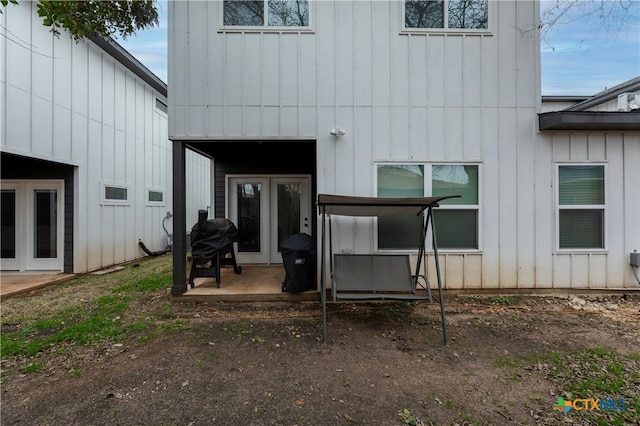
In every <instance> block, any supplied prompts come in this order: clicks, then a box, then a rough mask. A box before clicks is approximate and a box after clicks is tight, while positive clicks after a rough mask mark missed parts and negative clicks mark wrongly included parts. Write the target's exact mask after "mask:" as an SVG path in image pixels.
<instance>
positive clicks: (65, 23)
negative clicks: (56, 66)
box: [0, 0, 159, 40]
mask: <svg viewBox="0 0 640 426" xmlns="http://www.w3.org/2000/svg"><path fill="white" fill-rule="evenodd" d="M10 3H11V4H17V3H18V2H17V0H0V5H2V6H5V7H6V6H7V5H9V4H10ZM155 3H156V0H84V1H72V0H39V1H38V6H37V7H38V15H39V16H40V17H41V18H42V21H43V24H44V25H45V26H47V27H51V32H52V33H53V34H55V35H56V36H59V35H60V29H61V28H65V29H67V30H68V31H69V34H71V37H73V38H74V39H75V40H81V39H83V38H85V37H86V36H88V35H92V34H93V35H100V36H102V37H105V38H107V37H111V36H113V35H114V34H119V35H120V36H121V37H122V38H127V37H128V36H130V35H132V34H134V33H135V32H136V31H139V30H143V29H145V28H149V27H154V26H157V25H158V24H159V22H158V10H157V9H156V5H155Z"/></svg>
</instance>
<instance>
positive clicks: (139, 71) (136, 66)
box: [88, 35, 167, 98]
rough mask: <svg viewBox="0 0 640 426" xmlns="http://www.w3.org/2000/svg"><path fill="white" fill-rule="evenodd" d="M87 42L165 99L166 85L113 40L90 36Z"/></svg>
mask: <svg viewBox="0 0 640 426" xmlns="http://www.w3.org/2000/svg"><path fill="white" fill-rule="evenodd" d="M88 38H89V40H91V41H92V42H93V43H95V44H96V45H97V46H98V47H100V48H101V49H102V50H104V51H105V52H106V53H108V54H109V55H111V56H112V57H113V58H114V59H115V60H116V61H118V62H120V63H121V64H122V65H124V66H125V67H126V68H127V69H129V70H130V71H131V72H133V73H134V74H135V75H137V76H138V77H140V78H141V79H142V80H144V82H145V83H147V84H148V85H149V86H151V87H153V88H154V89H155V90H157V91H158V92H160V94H161V95H162V96H164V97H165V98H166V97H167V85H166V83H165V82H163V81H162V80H160V78H158V76H156V75H155V74H154V73H152V72H151V71H150V70H149V69H148V68H147V67H145V66H144V65H142V63H141V62H140V61H138V60H137V59H136V58H135V57H134V56H133V55H131V54H130V53H129V52H128V51H127V50H126V49H125V48H123V47H122V46H120V45H119V44H118V43H117V42H116V41H115V40H113V39H105V38H103V37H100V36H96V35H90V36H88Z"/></svg>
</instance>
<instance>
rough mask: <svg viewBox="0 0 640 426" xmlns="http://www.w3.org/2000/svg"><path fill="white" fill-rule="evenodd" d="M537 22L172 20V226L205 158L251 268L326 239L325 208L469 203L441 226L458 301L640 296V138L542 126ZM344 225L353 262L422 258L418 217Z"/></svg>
mask: <svg viewBox="0 0 640 426" xmlns="http://www.w3.org/2000/svg"><path fill="white" fill-rule="evenodd" d="M538 21H539V2H538V1H533V0H531V1H527V0H518V1H489V0H440V1H426V0H375V1H374V0H371V1H369V0H358V1H345V0H335V1H332V0H320V1H314V0H285V1H274V0H248V1H184V2H170V9H169V27H170V28H169V94H170V96H169V139H171V140H172V141H173V146H174V151H173V156H174V157H173V160H174V173H176V174H175V176H176V180H175V183H174V185H175V186H174V188H175V191H174V195H175V197H176V198H175V199H174V206H175V207H174V211H175V212H176V217H175V220H177V221H178V222H177V223H181V224H182V226H185V225H186V220H185V218H184V217H183V214H184V212H182V213H181V210H183V209H181V207H182V206H183V202H182V201H181V199H182V198H184V197H183V196H182V195H181V194H182V193H184V185H185V183H184V180H181V179H180V175H181V174H182V173H184V171H183V170H184V168H185V166H184V157H185V154H184V153H185V152H186V151H185V150H186V149H188V148H194V149H197V150H198V151H200V152H203V153H206V154H207V155H209V156H211V158H212V159H213V162H214V179H213V182H212V185H214V191H213V192H214V194H215V200H214V211H215V216H218V217H228V218H229V219H231V220H232V221H234V222H235V223H237V224H238V228H239V231H240V241H239V242H238V244H237V254H236V255H237V257H238V258H239V260H240V261H241V262H247V263H256V264H274V263H279V262H281V261H282V258H281V256H280V255H279V253H278V249H279V245H280V243H281V242H282V240H283V238H286V237H287V236H288V235H291V234H292V233H295V232H299V231H302V232H307V233H309V234H312V235H315V236H318V232H317V228H318V226H317V217H318V214H317V211H316V209H315V206H314V202H315V198H316V196H317V194H322V193H326V194H340V195H356V196H367V197H413V196H431V195H446V194H457V195H461V197H460V198H456V199H452V200H449V201H448V202H446V201H445V202H443V203H442V204H441V206H440V207H439V208H438V209H436V211H435V225H436V229H437V235H438V245H439V255H440V265H441V269H442V273H443V284H444V287H445V289H448V290H461V291H465V290H469V291H485V290H486V291H496V290H509V291H513V290H520V289H522V290H523V291H533V290H537V289H543V290H545V291H546V290H547V289H571V288H580V289H610V288H630V287H634V286H637V283H636V282H635V280H634V277H633V273H632V272H633V271H632V269H631V268H630V267H629V253H630V252H631V251H633V249H640V220H639V217H640V189H639V188H640V185H639V183H640V175H639V172H638V164H640V127H639V126H638V122H637V121H635V124H634V122H632V123H630V124H629V123H627V126H626V127H620V128H619V127H617V126H615V125H613V124H612V123H616V122H618V121H622V122H624V121H625V120H628V118H629V117H630V115H628V114H629V113H622V112H617V111H615V112H611V114H610V115H607V119H606V120H605V122H606V123H608V124H607V125H604V126H597V125H596V126H591V125H590V124H585V125H584V126H580V125H579V123H580V122H579V121H577V117H578V116H579V115H580V114H578V113H577V112H575V111H574V112H571V111H566V112H565V113H564V114H563V116H564V117H569V119H570V121H571V122H572V123H573V125H572V126H563V125H559V126H554V125H547V124H545V125H544V126H542V125H541V123H542V121H543V120H545V122H546V120H549V119H550V118H551V117H550V116H549V115H544V114H543V115H539V114H541V113H542V112H543V107H542V97H541V93H540V92H541V90H540V54H539V51H540V41H539V32H538ZM635 90H637V88H636V89H635ZM564 107H565V106H563V108H564ZM545 112H549V111H545ZM624 114H627V115H626V116H625V115H624ZM623 116H624V117H626V118H621V117H623ZM586 117H591V115H589V114H588V113H587V114H586ZM636 117H638V116H637V115H636ZM559 120H560V121H562V119H559ZM572 120H573V121H572ZM590 120H591V119H590V118H586V123H589V122H590ZM336 219H337V220H335V222H334V225H333V226H334V228H333V240H334V244H335V247H334V249H335V250H336V251H337V252H346V253H358V252H361V253H370V252H376V253H398V252H400V253H409V254H415V253H416V251H417V250H416V243H417V242H418V240H419V235H417V233H418V232H419V229H420V218H418V217H406V218H393V219H390V218H348V217H347V218H336ZM180 239H181V236H178V238H177V239H176V251H175V256H176V257H174V288H173V293H174V294H182V293H183V292H185V291H186V290H187V285H186V284H185V282H184V278H183V277H184V276H185V267H186V264H185V261H184V255H183V254H184V250H185V241H180ZM428 250H429V247H427V251H428ZM181 252H182V253H181Z"/></svg>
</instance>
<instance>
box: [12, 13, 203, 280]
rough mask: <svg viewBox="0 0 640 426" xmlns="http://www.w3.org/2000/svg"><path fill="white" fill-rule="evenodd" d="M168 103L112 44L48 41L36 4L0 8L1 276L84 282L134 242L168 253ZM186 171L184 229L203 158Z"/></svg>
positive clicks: (190, 156)
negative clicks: (63, 276) (38, 274)
mask: <svg viewBox="0 0 640 426" xmlns="http://www.w3.org/2000/svg"><path fill="white" fill-rule="evenodd" d="M167 103H168V101H167V87H166V84H165V83H164V82H162V81H161V80H160V79H159V78H158V77H156V76H155V75H154V74H152V73H151V72H150V71H149V70H148V69H147V68H145V67H144V66H143V65H142V64H140V63H139V62H138V61H137V60H136V59H135V58H133V57H132V56H131V55H130V54H129V53H128V52H127V51H125V50H124V49H123V48H122V47H120V46H119V45H118V44H117V43H115V42H113V41H112V40H103V39H97V38H93V39H91V40H85V41H81V42H78V43H76V41H74V40H73V39H72V38H71V37H69V35H68V33H66V32H65V31H63V32H62V34H61V35H60V37H55V36H54V35H52V34H51V32H50V31H49V28H48V27H45V26H44V25H43V24H42V20H41V18H40V17H38V15H37V11H36V2H27V1H25V2H22V1H21V2H19V3H18V4H9V5H8V6H6V7H3V8H2V13H1V14H0V152H1V154H0V158H1V163H2V164H1V168H0V187H1V199H0V206H1V209H2V211H1V215H0V221H1V225H2V230H1V232H2V233H1V260H0V269H1V270H2V271H3V272H6V271H43V270H46V271H54V272H55V271H59V272H65V273H83V272H88V271H93V270H97V269H101V268H105V267H109V266H112V265H114V264H118V263H122V262H126V261H130V260H133V259H137V258H140V257H142V256H145V255H146V254H145V252H144V251H143V250H142V249H141V247H140V246H139V241H142V242H143V244H144V245H145V247H147V248H148V249H149V250H153V251H161V250H164V249H165V248H166V247H167V246H168V244H170V243H171V241H170V239H169V236H170V235H171V234H172V233H173V224H172V218H171V215H172V205H173V201H172V186H171V183H172V176H173V175H172V166H171V161H172V160H171V158H172V156H171V142H170V141H169V140H168V137H167V131H168V130H167V129H168V117H167ZM187 163H188V164H189V169H190V173H191V175H190V177H189V181H190V182H194V183H193V184H192V183H189V185H188V187H189V188H190V190H189V194H188V204H189V205H190V206H192V208H191V209H189V211H193V214H192V215H191V219H190V221H191V222H195V221H196V220H197V209H199V208H206V207H207V206H208V205H209V204H210V203H209V199H210V198H209V197H210V189H209V182H210V180H209V176H210V159H209V158H207V157H205V156H202V155H200V154H196V153H195V152H193V151H188V152H187ZM176 229H177V228H176ZM184 231H186V228H185V229H184V230H183V233H184Z"/></svg>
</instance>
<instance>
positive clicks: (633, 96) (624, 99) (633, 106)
mask: <svg viewBox="0 0 640 426" xmlns="http://www.w3.org/2000/svg"><path fill="white" fill-rule="evenodd" d="M618 111H626V112H630V111H640V93H622V94H620V95H618Z"/></svg>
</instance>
